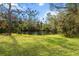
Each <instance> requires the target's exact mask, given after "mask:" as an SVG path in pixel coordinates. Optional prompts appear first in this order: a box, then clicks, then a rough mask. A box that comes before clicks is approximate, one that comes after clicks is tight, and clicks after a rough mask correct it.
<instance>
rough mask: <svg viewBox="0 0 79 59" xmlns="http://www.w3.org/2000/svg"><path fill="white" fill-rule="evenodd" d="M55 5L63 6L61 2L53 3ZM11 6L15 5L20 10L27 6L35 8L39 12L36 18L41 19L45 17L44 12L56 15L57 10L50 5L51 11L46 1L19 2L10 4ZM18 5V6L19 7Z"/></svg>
mask: <svg viewBox="0 0 79 59" xmlns="http://www.w3.org/2000/svg"><path fill="white" fill-rule="evenodd" d="M54 4H56V5H57V6H64V4H61V3H54ZM12 5H13V6H16V7H18V8H20V9H22V10H26V9H27V8H30V9H32V10H37V11H38V12H39V15H38V18H39V19H40V20H42V19H43V18H44V19H46V14H47V13H49V12H50V13H51V14H52V15H56V14H57V13H58V12H57V11H56V10H54V9H55V8H54V6H52V9H53V11H51V10H50V5H49V4H48V3H20V4H12ZM19 5H20V7H19Z"/></svg>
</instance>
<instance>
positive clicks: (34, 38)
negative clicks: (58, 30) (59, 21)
mask: <svg viewBox="0 0 79 59" xmlns="http://www.w3.org/2000/svg"><path fill="white" fill-rule="evenodd" d="M0 55H2V56H4V55H5V56H10V55H12V56H65V55H67V56H72V55H73V56H75V55H76V56H77V55H78V56H79V38H66V37H64V36H63V35H27V34H12V36H6V35H2V34H0Z"/></svg>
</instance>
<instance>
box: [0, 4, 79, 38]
mask: <svg viewBox="0 0 79 59" xmlns="http://www.w3.org/2000/svg"><path fill="white" fill-rule="evenodd" d="M4 5H5V4H2V5H0V33H9V34H10V35H11V33H24V34H26V33H28V34H59V33H61V34H64V35H65V36H67V37H74V36H76V35H78V33H79V10H78V9H79V4H78V3H69V4H65V8H64V7H63V9H62V10H61V11H59V13H58V14H57V15H51V13H47V17H46V21H45V22H42V21H39V18H38V17H37V16H38V14H39V12H38V11H37V10H32V9H30V8H27V10H24V11H22V10H20V9H18V8H16V9H15V10H14V9H11V8H12V6H11V4H10V3H9V4H7V5H8V8H6V7H4ZM49 5H50V6H51V7H53V4H49ZM55 8H56V9H57V10H59V6H55ZM60 9H61V7H60ZM42 20H44V18H43V19H42Z"/></svg>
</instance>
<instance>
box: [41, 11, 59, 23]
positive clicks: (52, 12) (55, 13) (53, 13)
mask: <svg viewBox="0 0 79 59" xmlns="http://www.w3.org/2000/svg"><path fill="white" fill-rule="evenodd" d="M47 13H51V15H57V14H58V11H50V10H49V11H46V12H45V13H44V16H43V17H40V20H41V21H43V22H44V21H45V20H46V17H47ZM43 18H44V20H42V19H43Z"/></svg>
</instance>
